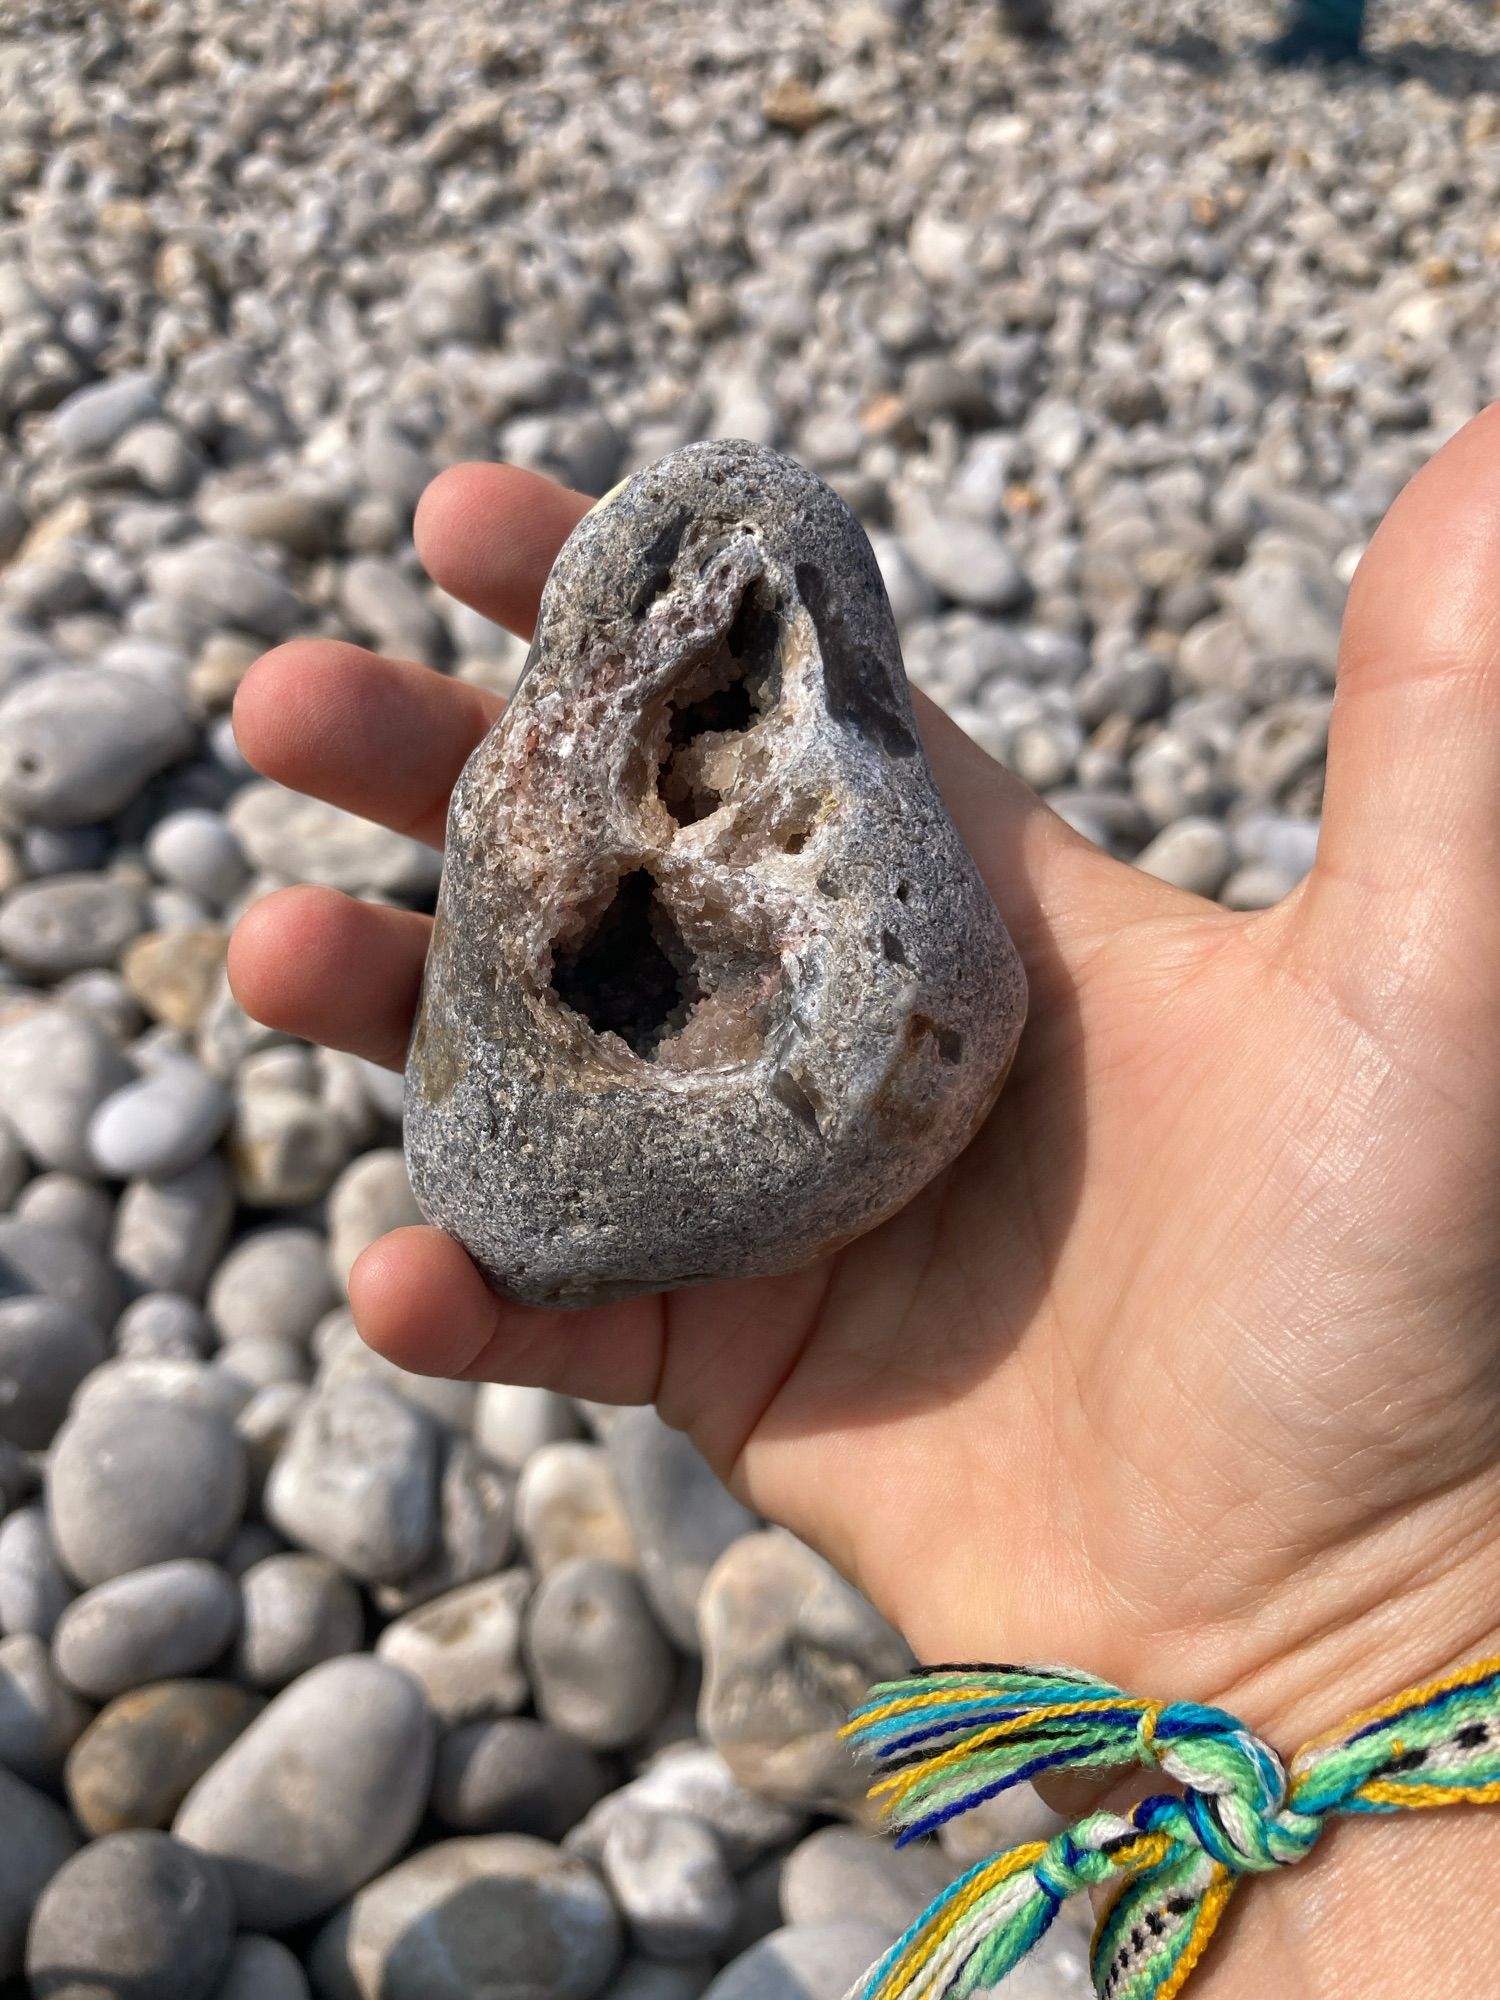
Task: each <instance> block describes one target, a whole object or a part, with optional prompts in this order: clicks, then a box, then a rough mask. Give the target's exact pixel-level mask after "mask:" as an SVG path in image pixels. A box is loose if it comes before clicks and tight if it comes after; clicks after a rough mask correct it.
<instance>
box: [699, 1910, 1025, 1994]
mask: <svg viewBox="0 0 1500 2000" xmlns="http://www.w3.org/2000/svg"><path fill="white" fill-rule="evenodd" d="M894 1942H895V1934H894V1933H893V1932H891V1931H890V1930H889V1929H888V1928H887V1927H886V1926H885V1925H884V1924H873V1923H871V1922H870V1920H869V1918H868V1917H863V1918H861V1917H851V1918H843V1919H840V1920H838V1921H836V1922H834V1923H824V1924H791V1925H788V1926H787V1927H786V1928H785V1929H784V1930H779V1931H772V1932H771V1934H770V1936H769V1937H765V1938H762V1939H761V1941H760V1943H759V1944H757V1945H752V1946H751V1948H750V1950H749V1951H747V1952H746V1953H744V1955H743V1956H742V1957H740V1958H737V1959H735V1960H734V1961H733V1962H732V1964H729V1965H726V1966H725V1968H724V1970H723V1971H722V1972H721V1973H720V1974H719V1976H718V1978H717V1979H716V1980H715V1981H714V1983H713V1985H712V1986H710V1987H709V1989H708V1992H707V1994H706V1995H705V1996H704V2000H844V1995H845V1994H847V1993H848V1992H849V1991H850V1989H851V1988H852V1987H853V1986H854V1985H855V1983H856V1982H857V1981H858V1980H859V1979H860V1978H861V1977H862V1976H863V1975H864V1973H866V1972H867V1971H868V1970H869V1968H870V1967H871V1966H872V1965H873V1964H874V1963H875V1962H876V1960H878V1959H879V1958H881V1957H882V1956H883V1955H884V1954H885V1952H886V1951H887V1950H888V1949H889V1947H890V1946H891V1945H892V1944H893V1943H894ZM1007 2000H1009V1996H1007Z"/></svg>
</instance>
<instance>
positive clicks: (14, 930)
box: [0, 875, 141, 979]
mask: <svg viewBox="0 0 1500 2000" xmlns="http://www.w3.org/2000/svg"><path fill="white" fill-rule="evenodd" d="M140 928H141V899H140V895H139V893H138V892H137V891H136V890H135V889H134V888H133V887H132V886H131V885H130V884H129V883H128V882H122V881H118V880H116V879H115V878H114V877H113V876H109V875H54V876H52V877H50V878H49V879H48V880H46V881H43V882H33V883H29V884H28V885H27V886H26V887H25V888H21V889H17V890H15V891H14V892H13V893H12V894H11V895H9V896H7V897H6V899H5V901H4V903H3V904H0V957H4V958H7V959H9V961H10V963H11V964H12V965H14V966H15V967H17V969H18V970H20V971H22V972H25V973H28V974H30V975H31V976H32V977H34V978H37V979H61V978H63V977H64V975H65V974H67V973H69V972H82V971H83V970H84V969H85V967H87V966H93V965H113V964H114V963H115V962H116V960H117V959H118V958H119V956H120V954H121V952H122V951H123V950H124V949H125V947H126V945H127V944H129V942H130V940H131V939H132V938H133V937H134V936H135V935H136V933H137V932H138V931H139V930H140Z"/></svg>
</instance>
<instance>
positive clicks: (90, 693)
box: [0, 667, 193, 826]
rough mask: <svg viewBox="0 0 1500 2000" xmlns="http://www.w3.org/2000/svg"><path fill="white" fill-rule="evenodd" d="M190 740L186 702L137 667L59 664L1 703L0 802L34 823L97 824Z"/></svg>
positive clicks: (182, 752) (179, 753)
mask: <svg viewBox="0 0 1500 2000" xmlns="http://www.w3.org/2000/svg"><path fill="white" fill-rule="evenodd" d="M192 744H193V729H192V724H191V722H190V721H189V719H188V715H187V711H186V709H185V708H184V707H183V705H182V704H181V703H180V702H178V701H176V700H174V699H173V697H172V696H171V695H169V694H167V693H165V692H164V691H163V690H162V689H161V688H159V687H156V686H154V685H153V684H152V683H151V682H150V681H147V680H144V679H142V678H141V676H140V675H138V674H126V673H117V672H115V671H114V670H113V669H111V668H108V667H60V668H58V669H57V670H56V671H54V672H52V673H48V674H43V675H41V676H40V677H39V678H37V679H35V680H29V681H24V682H22V684H21V685H20V686H19V687H17V688H14V689H12V691H11V692H10V693H9V694H8V695H6V696H5V698H4V700H3V701H0V808H4V809H5V810H7V811H9V812H12V813H14V814H15V815H16V816H17V817H18V818H19V819H21V820H23V821H26V822H28V823H30V824H33V825H37V826H85V825H93V824H95V823H96V822H98V821H99V820H105V819H109V818H110V817H111V816H112V815H113V814H115V813H117V812H119V811H120V809H121V807H122V806H127V805H129V803H130V801H131V800H132V799H133V798H134V797H135V796H136V794H137V793H138V792H139V791H140V789H141V787H142V786H143V785H144V784H145V783H146V781H147V780H148V779H149V778H152V777H154V776H155V775H156V773H157V772H158V771H160V770H163V769H165V767H166V766H167V765H168V764H172V763H175V762H176V760H177V759H178V758H179V757H183V756H185V755H186V754H187V752H188V751H189V750H190V749H191V748H192Z"/></svg>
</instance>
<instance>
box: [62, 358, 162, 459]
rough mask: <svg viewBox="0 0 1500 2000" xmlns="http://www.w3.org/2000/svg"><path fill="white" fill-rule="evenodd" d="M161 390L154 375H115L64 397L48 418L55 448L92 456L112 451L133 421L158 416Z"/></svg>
mask: <svg viewBox="0 0 1500 2000" xmlns="http://www.w3.org/2000/svg"><path fill="white" fill-rule="evenodd" d="M160 397H161V389H160V385H159V383H158V382H157V379H156V377H155V376H154V375H150V374H147V373H144V372H140V373H135V374H123V375H116V376H115V377H114V378H113V379H112V380H110V381H107V382H91V383H90V384H89V385H88V387H87V388H85V389H75V390H74V391H73V393H72V395H71V396H66V397H64V398H63V400H62V402H61V403H59V404H58V406H57V408H56V409H55V410H54V411H53V412H52V415H51V417H50V418H49V420H48V426H47V428H48V434H49V437H50V440H51V442H52V444H53V445H54V447H55V448H56V449H57V450H58V451H60V452H64V453H66V454H67V455H68V456H69V457H72V458H93V457H98V456H99V455H101V454H102V453H104V452H106V451H108V450H109V448H110V446H111V445H112V444H114V443H115V442H116V440H117V439H119V438H121V437H123V436H124V435H125V433H126V431H128V430H129V429H130V427H131V425H132V424H138V423H140V422H142V421H143V419H145V418H147V417H153V416H155V415H156V412H157V410H158V409H159V408H160Z"/></svg>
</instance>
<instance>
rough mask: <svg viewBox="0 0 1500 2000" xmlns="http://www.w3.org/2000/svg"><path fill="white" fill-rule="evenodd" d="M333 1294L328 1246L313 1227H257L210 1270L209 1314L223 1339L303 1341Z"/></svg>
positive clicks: (330, 1303)
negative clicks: (258, 1337)
mask: <svg viewBox="0 0 1500 2000" xmlns="http://www.w3.org/2000/svg"><path fill="white" fill-rule="evenodd" d="M337 1303H338V1294H337V1291H336V1290H335V1288H334V1284H333V1280H332V1278H331V1277H330V1275H329V1271H328V1246H327V1244H326V1242H325V1241H324V1239H323V1237H322V1236H321V1235H320V1234H319V1232H318V1231H317V1230H315V1229H260V1230H257V1231H256V1232H255V1234H254V1235H253V1236H246V1237H243V1238H242V1239H241V1240H240V1241H239V1242H238V1243H236V1244H235V1246H234V1248H233V1249H232V1250H231V1251H230V1252H229V1255H228V1256H227V1257H226V1258H225V1259H224V1261H223V1263H222V1264H220V1266H219V1268H218V1270H217V1271H216V1272H215V1273H214V1279H213V1283H212V1284H211V1285H210V1286H209V1288H208V1312H209V1317H210V1318H211V1319H212V1321H213V1323H214V1325H215V1326H216V1327H217V1328H218V1329H219V1333H220V1336H221V1337H222V1338H223V1339H224V1340H241V1339H246V1338H248V1337H249V1336H250V1335H252V1334H265V1335H268V1336H270V1337H272V1338H275V1339H279V1340H295V1341H306V1340H307V1339H308V1337H309V1336H310V1335H311V1333H312V1330H313V1328H314V1327H315V1326H316V1325H317V1323H318V1321H319V1320H320V1319H321V1318H322V1316H323V1314H324V1313H325V1312H327V1311H328V1310H329V1308H330V1307H331V1306H334V1305H336V1304H337Z"/></svg>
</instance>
